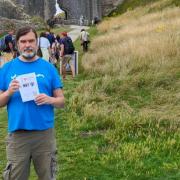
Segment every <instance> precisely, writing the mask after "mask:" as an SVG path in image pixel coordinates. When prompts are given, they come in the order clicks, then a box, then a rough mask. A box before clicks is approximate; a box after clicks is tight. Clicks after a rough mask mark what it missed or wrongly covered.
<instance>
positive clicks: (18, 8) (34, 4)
mask: <svg viewBox="0 0 180 180" xmlns="http://www.w3.org/2000/svg"><path fill="white" fill-rule="evenodd" d="M55 11H56V9H55V0H0V16H1V17H6V18H9V19H24V18H25V15H26V16H27V14H28V15H30V16H40V17H42V18H44V19H45V20H47V19H50V18H52V16H53V15H54V14H55Z"/></svg>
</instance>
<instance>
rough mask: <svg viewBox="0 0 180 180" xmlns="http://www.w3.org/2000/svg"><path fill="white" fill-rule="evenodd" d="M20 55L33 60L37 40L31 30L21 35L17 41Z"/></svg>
mask: <svg viewBox="0 0 180 180" xmlns="http://www.w3.org/2000/svg"><path fill="white" fill-rule="evenodd" d="M17 46H18V50H19V53H20V55H21V56H22V57H23V58H24V59H26V60H33V58H34V57H35V56H36V52H37V48H38V47H37V40H36V37H35V34H34V33H33V32H29V33H27V34H26V35H24V36H21V37H20V38H19V40H18V42H17Z"/></svg>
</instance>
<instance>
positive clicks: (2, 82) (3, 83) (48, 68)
mask: <svg viewBox="0 0 180 180" xmlns="http://www.w3.org/2000/svg"><path fill="white" fill-rule="evenodd" d="M27 73H35V74H36V78H37V83H38V87H39V93H45V94H47V95H48V96H53V90H55V89H58V88H62V87H63V84H62V82H61V78H60V77H59V75H58V72H57V70H56V69H55V68H54V66H53V65H51V64H50V63H48V62H46V61H45V60H43V59H42V58H39V59H37V60H36V61H33V62H23V61H21V60H20V59H19V58H16V59H14V60H12V61H10V62H8V63H6V64H5V65H4V66H3V68H1V70H0V90H2V91H6V90H7V89H8V86H9V84H10V82H11V81H12V79H14V78H16V77H17V76H18V75H22V74H27ZM7 111H8V131H9V132H13V131H16V130H19V129H25V130H46V129H49V128H52V127H54V108H53V106H52V105H40V106H38V105H36V103H35V102H34V101H27V102H22V99H21V96H20V93H19V91H17V92H15V93H14V94H13V95H12V96H11V97H10V99H9V102H8V104H7Z"/></svg>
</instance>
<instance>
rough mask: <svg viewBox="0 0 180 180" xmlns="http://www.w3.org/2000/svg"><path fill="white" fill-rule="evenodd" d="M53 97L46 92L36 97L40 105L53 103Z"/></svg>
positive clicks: (36, 101)
mask: <svg viewBox="0 0 180 180" xmlns="http://www.w3.org/2000/svg"><path fill="white" fill-rule="evenodd" d="M52 101H53V97H50V96H48V95H46V94H39V95H37V96H36V98H35V103H36V104H37V105H38V106H39V105H44V104H52V103H53V102H52Z"/></svg>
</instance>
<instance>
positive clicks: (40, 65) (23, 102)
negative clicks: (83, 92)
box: [0, 27, 64, 180]
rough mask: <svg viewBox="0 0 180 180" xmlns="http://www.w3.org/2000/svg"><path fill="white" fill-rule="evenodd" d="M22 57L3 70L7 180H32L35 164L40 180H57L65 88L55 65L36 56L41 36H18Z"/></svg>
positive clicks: (23, 31)
mask: <svg viewBox="0 0 180 180" xmlns="http://www.w3.org/2000/svg"><path fill="white" fill-rule="evenodd" d="M16 42H17V47H18V50H19V53H20V56H18V57H17V58H15V59H13V60H11V61H10V62H8V63H6V64H5V65H4V66H3V67H2V68H1V69H0V82H1V83H0V107H4V106H7V112H8V135H7V138H6V141H7V142H6V154H7V166H6V168H5V170H4V172H3V178H4V180H15V179H16V180H28V177H29V174H30V164H31V161H32V162H33V164H34V168H35V172H36V173H37V176H38V179H40V180H55V179H56V177H55V174H56V166H57V160H56V154H57V150H56V141H55V132H54V111H53V110H54V107H57V108H63V107H64V95H63V90H62V88H63V84H62V82H61V79H60V77H59V75H58V72H57V70H56V69H55V68H54V66H53V65H51V64H50V63H48V62H46V61H44V60H43V59H42V58H40V57H38V56H37V55H36V52H37V49H38V43H37V33H36V31H35V30H34V29H33V28H32V27H23V28H20V29H19V30H18V31H17V34H16Z"/></svg>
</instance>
